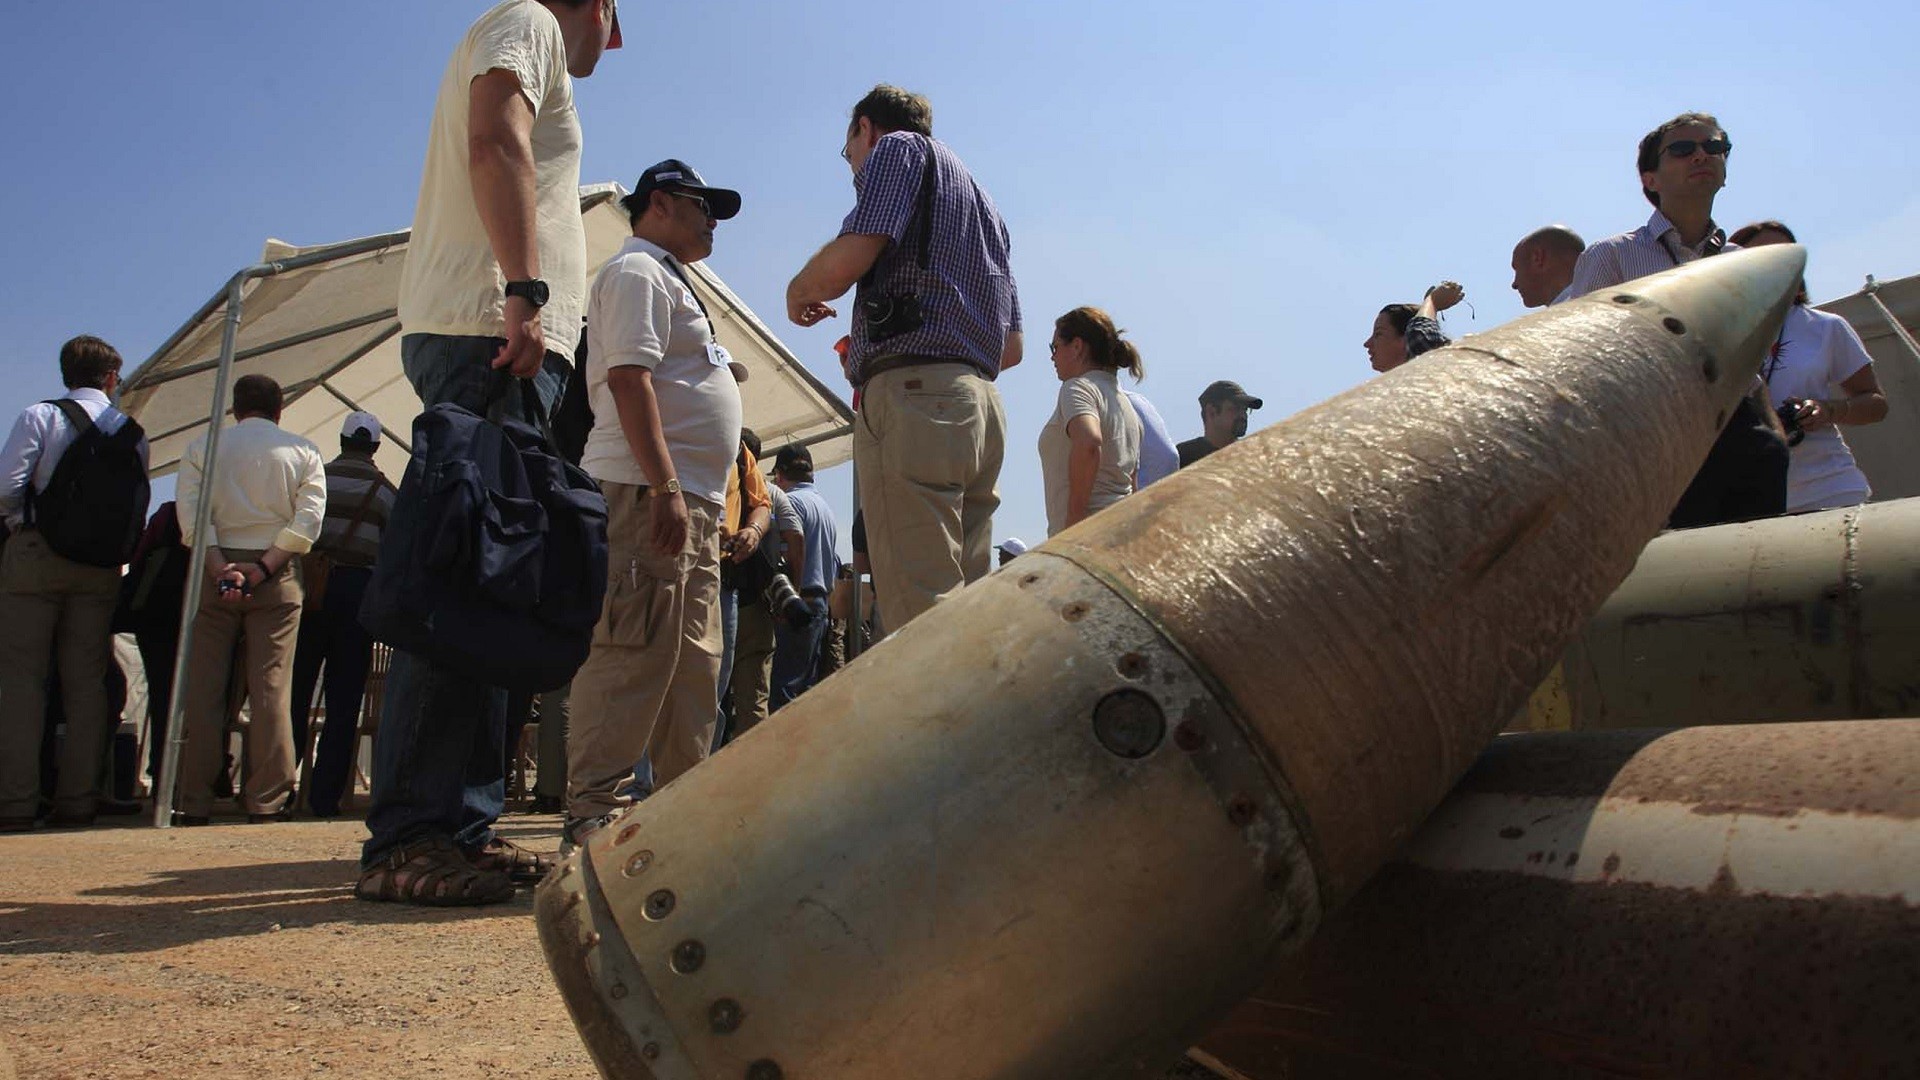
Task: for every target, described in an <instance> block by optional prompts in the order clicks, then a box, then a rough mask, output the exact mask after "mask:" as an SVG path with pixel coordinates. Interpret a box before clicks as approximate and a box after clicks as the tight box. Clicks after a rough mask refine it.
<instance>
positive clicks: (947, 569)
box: [853, 363, 1007, 631]
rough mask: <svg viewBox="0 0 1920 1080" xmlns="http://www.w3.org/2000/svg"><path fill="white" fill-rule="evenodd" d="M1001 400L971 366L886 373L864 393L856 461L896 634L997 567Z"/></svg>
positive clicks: (876, 573) (879, 593)
mask: <svg viewBox="0 0 1920 1080" xmlns="http://www.w3.org/2000/svg"><path fill="white" fill-rule="evenodd" d="M1006 434H1007V416H1006V413H1005V411H1004V410H1002V408H1001V406H1000V394H999V392H998V391H997V390H995V389H994V388H993V384H992V383H991V382H988V381H987V380H986V378H985V377H983V376H982V375H981V374H980V372H979V371H978V370H977V369H975V368H974V367H973V366H972V365H969V364H960V363H941V364H925V365H921V366H919V367H908V368H897V369H895V370H892V371H884V372H881V373H880V374H878V375H875V376H874V377H873V378H871V379H868V380H867V383H866V386H865V387H864V388H863V390H862V391H861V399H860V415H859V417H858V418H857V419H856V420H855V421H854V427H853V459H854V464H855V468H857V469H858V470H859V477H860V508H861V509H862V510H863V511H864V512H865V513H866V521H867V557H868V559H869V560H870V561H871V562H872V563H873V591H874V596H875V598H876V600H877V601H878V603H879V605H880V620H881V622H882V623H884V624H885V625H886V628H887V629H888V630H889V631H892V630H898V629H900V628H901V627H903V626H905V625H907V623H908V622H910V621H912V620H913V619H914V617H916V616H918V615H920V614H921V613H922V612H924V611H926V610H927V609H928V608H931V607H932V606H933V605H934V604H936V603H939V602H940V601H941V600H942V599H944V598H945V597H947V596H948V595H950V594H952V593H954V592H957V591H958V590H959V589H960V587H961V586H963V585H965V584H966V583H968V582H970V581H977V580H979V579H980V578H983V577H986V576H987V573H988V571H990V570H991V569H992V565H991V561H990V559H991V554H992V550H993V512H994V511H995V510H996V509H998V508H999V506H1000V494H999V492H998V491H997V490H995V485H996V484H997V483H998V482H999V479H1000V462H1001V459H1002V457H1004V455H1005V452H1006Z"/></svg>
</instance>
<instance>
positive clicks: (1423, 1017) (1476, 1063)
mask: <svg viewBox="0 0 1920 1080" xmlns="http://www.w3.org/2000/svg"><path fill="white" fill-rule="evenodd" d="M1916 776H1920V720H1906V719H1899V720H1891V719H1890V720H1874V721H1848V722H1827V723H1805V724H1775V725H1750V726H1729V727H1699V728H1686V729H1681V730H1677V731H1659V730H1653V731H1632V732H1593V733H1529V734H1519V735H1507V736H1502V737H1501V738H1500V739H1499V740H1497V741H1496V742H1495V743H1494V745H1493V746H1492V747H1491V748H1490V749H1489V750H1488V751H1487V752H1486V754H1484V755H1483V756H1482V757H1481V759H1480V761H1479V763H1478V764H1477V765H1475V767H1474V768H1473V770H1472V771H1471V772H1469V773H1468V774H1467V776H1466V777H1465V778H1464V779H1463V780H1462V781H1461V783H1460V785H1459V786H1458V787H1456V788H1455V789H1454V792H1453V794H1452V795H1451V796H1449V797H1448V799H1447V801H1446V802H1445V803H1443V804H1442V805H1441V807H1440V809H1439V810H1437V811H1436V812H1435V813H1434V815H1433V817H1432V818H1430V819H1429V820H1428V822H1427V824H1426V826H1425V827H1424V828H1423V829H1422V830H1421V831H1420V833H1419V835H1418V836H1416V837H1415V838H1414V839H1413V841H1412V842H1411V843H1410V844H1408V845H1407V847H1406V848H1405V849H1404V850H1403V851H1402V852H1401V853H1400V854H1399V855H1398V856H1397V857H1396V858H1395V859H1394V861H1393V862H1391V863H1389V864H1388V866H1387V867H1386V868H1385V869H1384V870H1382V871H1381V873H1380V875H1379V876H1378V877H1376V878H1375V879H1374V881H1373V882H1372V883H1371V884H1369V885H1368V886H1367V888H1366V889H1364V890H1362V892H1361V893H1360V895H1359V896H1356V897H1355V898H1354V899H1353V901H1352V902H1351V903H1350V904H1348V905H1346V907H1344V908H1343V909H1342V910H1341V911H1340V912H1339V913H1337V914H1335V915H1333V916H1331V917H1330V918H1329V919H1328V920H1327V922H1326V924H1325V926H1324V927H1323V928H1322V930H1321V932H1320V934H1319V936H1318V937H1316V938H1315V940H1314V942H1313V943H1312V944H1311V945H1310V946H1308V948H1307V949H1306V951H1305V952H1304V953H1303V954H1301V955H1300V956H1298V957H1296V958H1294V959H1293V960H1290V961H1289V962H1287V963H1286V964H1285V965H1284V966H1283V968H1282V969H1281V971H1280V972H1279V973H1278V974H1277V975H1276V976H1275V977H1274V978H1273V979H1272V980H1271V982H1270V983H1269V984H1268V985H1267V987H1266V988H1265V989H1263V990H1262V991H1261V992H1260V993H1259V994H1257V995H1255V996H1254V997H1253V998H1252V999H1250V1000H1249V1001H1247V1002H1246V1003H1244V1004H1243V1005H1241V1006H1240V1007H1239V1008H1238V1009H1236V1010H1235V1011H1234V1012H1233V1013H1232V1014H1231V1015H1230V1016H1229V1017H1228V1018H1227V1020H1226V1021H1225V1022H1223V1023H1222V1024H1221V1025H1220V1026H1219V1027H1218V1028H1216V1029H1215V1031H1214V1032H1213V1033H1211V1034H1210V1035H1209V1036H1207V1038H1205V1039H1203V1040H1202V1041H1201V1044H1200V1048H1201V1051H1202V1052H1203V1053H1205V1054H1207V1055H1209V1057H1210V1058H1211V1059H1213V1060H1217V1061H1220V1062H1223V1063H1224V1064H1226V1065H1227V1066H1228V1067H1229V1068H1230V1069H1231V1070H1232V1071H1233V1072H1235V1073H1238V1074H1240V1075H1243V1076H1245V1077H1249V1078H1251V1080H1279V1078H1282V1077H1285V1078H1289V1080H1313V1078H1317V1077H1329V1078H1331V1077H1341V1078H1347V1077H1354V1078H1364V1077H1406V1076H1427V1077H1462V1078H1466V1077H1471V1078H1474V1080H1498V1078H1503V1077H1516V1078H1517V1077H1525V1078H1528V1080H1535V1078H1554V1077H1582V1078H1584V1077H1644V1078H1654V1077H1675V1078H1678V1077H1706V1076H1742V1077H1807V1078H1816V1077H1818V1078H1833V1077H1868V1076H1875V1077H1878V1076H1916V1075H1920V1026H1917V1025H1916V1023H1915V1018H1916V1017H1917V1016H1920V982H1916V979H1917V978H1920V784H1916V783H1915V781H1914V777H1916Z"/></svg>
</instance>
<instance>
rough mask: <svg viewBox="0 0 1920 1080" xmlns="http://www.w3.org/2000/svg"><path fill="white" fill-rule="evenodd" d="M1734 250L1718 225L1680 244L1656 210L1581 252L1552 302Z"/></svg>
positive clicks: (1678, 236)
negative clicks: (1693, 241)
mask: <svg viewBox="0 0 1920 1080" xmlns="http://www.w3.org/2000/svg"><path fill="white" fill-rule="evenodd" d="M1734 250H1737V248H1735V246H1734V245H1732V244H1729V243H1727V234H1726V233H1725V232H1724V231H1722V230H1721V229H1719V228H1718V227H1710V228H1708V230H1707V235H1706V237H1705V238H1704V239H1702V240H1701V241H1700V242H1699V243H1698V244H1694V245H1692V246H1689V245H1687V244H1684V243H1682V242H1681V241H1680V230H1679V229H1676V228H1674V227H1673V222H1671V221H1668V220H1667V215H1665V214H1663V213H1661V212H1660V211H1658V210H1655V211H1654V212H1653V216H1652V217H1650V218H1648V219H1647V223H1646V224H1645V225H1642V226H1640V227H1639V228H1637V229H1635V230H1633V231H1632V232H1626V233H1621V234H1620V235H1619V236H1609V237H1607V238H1606V239H1605V240H1598V241H1595V242H1594V244H1593V246H1592V247H1590V248H1588V249H1587V250H1586V251H1584V252H1582V253H1581V255H1580V261H1579V262H1577V263H1575V264H1574V266H1573V280H1572V281H1571V282H1569V283H1568V285H1567V288H1566V291H1565V292H1563V293H1561V294H1560V295H1559V296H1557V297H1555V298H1554V301H1553V302H1554V303H1556V304H1558V303H1560V302H1562V301H1565V300H1575V299H1578V298H1580V297H1582V296H1585V295H1587V294H1588V293H1590V292H1592V291H1594V290H1595V289H1605V288H1608V287H1609V286H1613V285H1620V284H1624V283H1626V282H1629V281H1632V280H1633V279H1635V278H1643V277H1646V276H1647V275H1648V274H1657V273H1659V272H1660V271H1662V270H1671V269H1673V268H1674V267H1676V266H1680V265H1682V264H1683V263H1690V262H1692V261H1693V260H1695V259H1702V258H1705V257H1707V256H1708V255H1717V254H1719V253H1720V252H1722V251H1734Z"/></svg>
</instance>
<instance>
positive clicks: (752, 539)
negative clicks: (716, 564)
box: [727, 525, 762, 563]
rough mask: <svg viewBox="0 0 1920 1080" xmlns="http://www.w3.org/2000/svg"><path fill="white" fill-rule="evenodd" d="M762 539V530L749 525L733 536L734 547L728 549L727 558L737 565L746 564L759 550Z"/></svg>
mask: <svg viewBox="0 0 1920 1080" xmlns="http://www.w3.org/2000/svg"><path fill="white" fill-rule="evenodd" d="M761 539H762V536H761V533H760V530H759V529H758V528H756V527H755V526H752V525H748V526H747V527H746V528H744V529H741V530H740V531H739V532H737V533H734V534H733V541H732V546H731V547H730V548H729V549H728V555H727V557H728V558H730V559H732V560H733V561H734V562H736V563H743V562H746V561H747V559H748V558H749V557H751V556H752V555H753V553H754V552H755V551H757V550H758V549H759V547H760V541H761Z"/></svg>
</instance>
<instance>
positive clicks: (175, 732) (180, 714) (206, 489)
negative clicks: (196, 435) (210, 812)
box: [153, 265, 274, 829]
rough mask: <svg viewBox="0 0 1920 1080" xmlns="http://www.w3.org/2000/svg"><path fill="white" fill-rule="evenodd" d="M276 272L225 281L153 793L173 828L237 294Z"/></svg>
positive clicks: (162, 824) (157, 821) (156, 812)
mask: <svg viewBox="0 0 1920 1080" xmlns="http://www.w3.org/2000/svg"><path fill="white" fill-rule="evenodd" d="M273 272H274V268H273V267H272V266H271V265H261V266H253V267H249V268H247V269H245V270H242V271H240V272H239V273H237V274H235V275H233V280H231V281H229V282H227V318H226V326H225V327H224V328H222V330H221V332H220V367H219V371H218V373H217V374H215V376H214V379H213V406H212V408H211V410H210V417H211V418H210V419H209V420H208V421H207V452H206V456H205V457H204V458H202V461H203V462H204V467H203V468H202V469H201V470H200V496H199V503H198V505H196V506H195V507H194V515H193V553H192V555H191V556H190V557H189V560H188V563H187V594H186V596H185V598H184V599H183V601H182V604H181V610H180V647H179V649H178V650H177V651H176V652H175V653H174V657H173V689H172V691H171V692H170V693H169V694H168V695H167V745H166V749H165V752H164V753H163V754H162V755H161V758H160V775H159V776H158V777H156V778H155V781H156V784H157V786H156V787H155V789H154V793H153V824H154V827H155V828H158V829H166V828H170V827H172V825H173V794H174V788H175V787H176V786H177V785H178V784H179V782H180V749H181V747H183V746H185V745H186V743H187V716H186V713H187V658H188V657H189V656H191V655H193V624H194V622H195V620H196V617H197V616H198V615H199V613H200V597H201V593H202V592H204V591H205V586H206V582H207V573H206V560H207V534H208V533H209V532H211V531H212V528H213V473H214V463H215V462H216V461H218V460H219V459H218V458H217V457H216V456H215V455H216V454H217V453H218V451H219V449H220V417H221V414H223V413H224V412H226V407H225V405H226V400H227V380H228V379H229V378H230V377H231V376H232V375H233V352H234V342H235V341H236V339H237V338H238V337H239V334H240V308H241V304H242V300H241V290H242V289H243V287H244V286H245V285H246V283H247V282H248V281H249V280H250V279H252V278H255V277H264V276H266V275H267V274H271V273H273Z"/></svg>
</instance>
